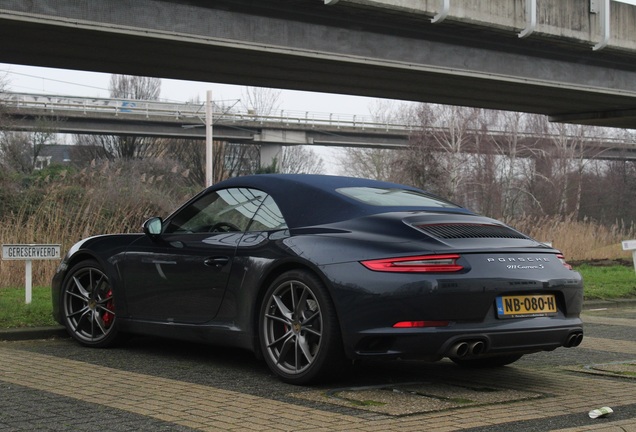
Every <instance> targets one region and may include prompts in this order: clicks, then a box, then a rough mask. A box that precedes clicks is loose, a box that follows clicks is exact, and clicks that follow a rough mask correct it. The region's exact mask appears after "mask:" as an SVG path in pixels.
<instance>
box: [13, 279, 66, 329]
mask: <svg viewBox="0 0 636 432" xmlns="http://www.w3.org/2000/svg"><path fill="white" fill-rule="evenodd" d="M24 301H25V299H24V287H22V288H1V289H0V328H21V327H46V326H52V325H57V323H56V322H55V321H54V320H53V316H52V308H51V288H49V287H33V290H32V298H31V304H25V302H24Z"/></svg>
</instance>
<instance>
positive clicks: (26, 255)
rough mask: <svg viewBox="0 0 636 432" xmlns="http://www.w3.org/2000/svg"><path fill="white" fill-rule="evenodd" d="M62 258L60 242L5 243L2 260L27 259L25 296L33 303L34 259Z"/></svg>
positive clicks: (26, 299) (27, 300) (26, 300)
mask: <svg viewBox="0 0 636 432" xmlns="http://www.w3.org/2000/svg"><path fill="white" fill-rule="evenodd" d="M52 259H60V245H59V244H3V245H2V260H3V261H4V260H13V261H17V260H20V261H25V269H24V293H25V294H24V298H25V303H26V304H29V303H31V292H32V281H33V270H32V269H33V267H32V262H33V260H52Z"/></svg>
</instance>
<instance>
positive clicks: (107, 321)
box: [102, 290, 115, 327]
mask: <svg viewBox="0 0 636 432" xmlns="http://www.w3.org/2000/svg"><path fill="white" fill-rule="evenodd" d="M106 297H110V300H108V301H107V302H106V309H108V310H111V311H114V310H115V303H113V290H108V293H107V294H106ZM114 317H115V315H113V314H112V313H110V312H104V315H103V316H102V320H103V321H104V325H105V326H106V327H110V325H111V324H112V323H113V318H114Z"/></svg>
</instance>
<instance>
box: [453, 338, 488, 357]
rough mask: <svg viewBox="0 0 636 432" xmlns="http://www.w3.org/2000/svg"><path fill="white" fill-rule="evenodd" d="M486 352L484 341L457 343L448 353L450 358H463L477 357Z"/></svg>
mask: <svg viewBox="0 0 636 432" xmlns="http://www.w3.org/2000/svg"><path fill="white" fill-rule="evenodd" d="M484 352H486V344H485V343H484V342H483V341H479V340H477V341H462V342H457V343H456V344H455V345H453V346H452V347H451V348H450V350H449V351H448V357H454V358H462V357H467V356H477V355H480V354H483V353H484Z"/></svg>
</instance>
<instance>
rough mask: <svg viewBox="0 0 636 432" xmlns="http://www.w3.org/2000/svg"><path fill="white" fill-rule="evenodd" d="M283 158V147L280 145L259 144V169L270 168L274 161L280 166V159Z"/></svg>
mask: <svg viewBox="0 0 636 432" xmlns="http://www.w3.org/2000/svg"><path fill="white" fill-rule="evenodd" d="M282 156H283V146H282V145H280V144H261V168H265V167H268V166H271V165H272V163H273V162H274V159H276V163H277V165H278V166H280V159H281V157H282Z"/></svg>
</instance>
